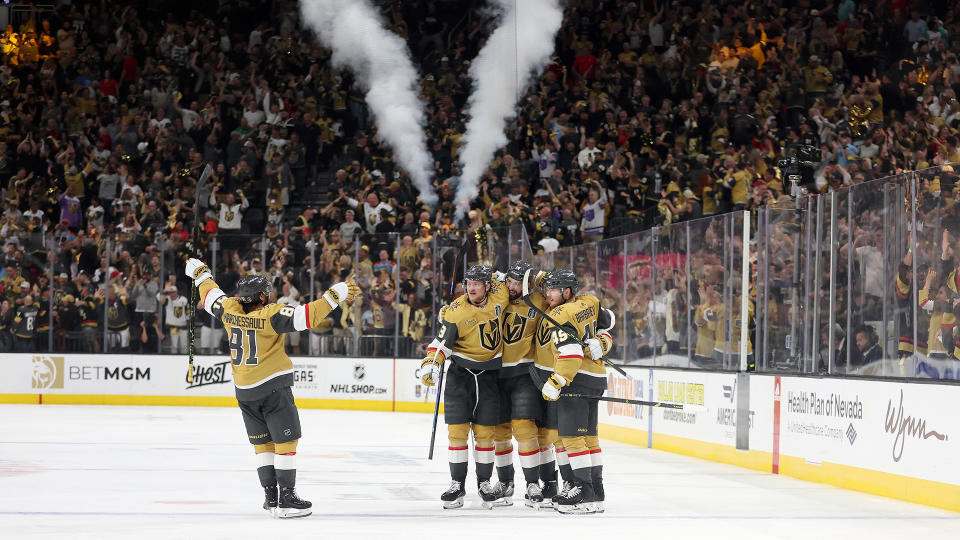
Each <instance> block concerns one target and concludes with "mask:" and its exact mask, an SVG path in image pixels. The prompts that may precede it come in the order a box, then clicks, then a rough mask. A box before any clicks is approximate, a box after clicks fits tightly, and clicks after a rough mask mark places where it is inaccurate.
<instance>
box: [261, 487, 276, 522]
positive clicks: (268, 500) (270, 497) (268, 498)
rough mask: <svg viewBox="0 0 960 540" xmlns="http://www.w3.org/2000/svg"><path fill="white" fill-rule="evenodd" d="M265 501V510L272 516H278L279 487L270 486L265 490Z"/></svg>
mask: <svg viewBox="0 0 960 540" xmlns="http://www.w3.org/2000/svg"><path fill="white" fill-rule="evenodd" d="M263 493H264V500H263V509H264V510H266V511H267V513H268V514H270V515H271V516H276V514H277V497H278V495H277V493H278V490H277V486H270V487H264V488H263Z"/></svg>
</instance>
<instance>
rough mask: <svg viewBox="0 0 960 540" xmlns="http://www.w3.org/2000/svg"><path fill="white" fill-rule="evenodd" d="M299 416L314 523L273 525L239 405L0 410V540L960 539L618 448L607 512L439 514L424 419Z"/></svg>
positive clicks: (847, 494) (813, 494) (930, 521)
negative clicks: (560, 536)
mask: <svg viewBox="0 0 960 540" xmlns="http://www.w3.org/2000/svg"><path fill="white" fill-rule="evenodd" d="M300 415H301V420H302V423H303V433H304V438H303V439H302V440H301V444H300V447H299V451H298V453H297V457H298V476H297V479H298V482H297V489H298V492H299V493H300V495H301V496H302V497H304V498H306V499H308V500H311V501H313V505H314V514H313V515H312V516H310V517H307V518H301V519H294V520H283V521H281V520H275V519H271V518H270V517H269V516H268V515H267V514H266V513H265V512H264V511H263V510H261V509H260V505H261V503H262V497H263V494H262V493H263V492H262V490H261V488H260V486H259V482H258V480H257V475H256V471H255V469H254V467H255V465H254V458H253V451H252V448H251V447H250V445H249V444H248V443H247V442H246V435H245V432H244V429H243V423H242V421H241V419H240V412H239V410H238V409H236V408H226V407H222V408H216V407H215V408H200V407H196V408H194V407H117V406H110V407H100V406H56V405H43V406H33V405H3V406H0V538H3V539H19V538H98V539H99V538H173V539H177V540H180V539H188V538H201V539H210V538H256V539H262V538H267V537H274V538H290V539H300V538H336V539H349V540H355V539H361V538H386V539H389V540H397V539H402V538H416V539H418V540H461V539H464V538H493V539H513V538H521V539H528V540H538V539H546V538H557V537H558V536H557V535H558V534H562V535H564V536H563V538H583V539H588V538H595V539H600V538H611V539H612V538H617V539H620V538H638V539H641V538H642V539H648V538H649V539H656V538H667V537H669V538H672V539H673V538H677V539H686V538H709V539H710V540H715V539H718V538H736V539H747V538H765V539H766V538H798V539H800V538H802V539H803V540H811V539H813V540H826V539H829V538H853V539H855V540H875V539H882V538H897V539H904V540H914V539H924V540H926V539H934V538H952V539H957V538H960V514H956V513H952V512H947V511H944V510H938V509H934V508H929V507H925V506H920V505H914V504H910V503H905V502H901V501H895V500H891V499H885V498H882V497H875V496H871V495H864V494H862V493H856V492H851V491H845V490H841V489H838V488H834V487H830V486H826V485H821V484H815V483H809V482H803V481H800V480H795V479H792V478H788V477H783V476H775V475H771V474H765V473H760V472H756V471H750V470H747V469H742V468H739V467H734V466H729V465H723V464H718V463H712V462H708V461H702V460H698V459H693V458H688V457H684V456H679V455H674V454H670V453H665V452H660V451H656V450H648V449H645V448H638V447H634V446H628V445H624V444H618V443H613V442H604V444H603V449H604V459H605V463H606V465H605V467H604V477H605V482H604V485H605V486H606V492H607V502H606V507H607V512H606V513H605V514H603V515H598V516H561V515H558V514H556V513H553V512H550V511H546V510H541V511H539V512H536V511H533V510H531V509H528V508H524V507H523V506H522V503H520V502H518V503H517V504H515V506H513V507H510V508H499V509H495V510H489V511H488V510H482V509H481V508H480V503H479V499H478V497H477V495H476V482H475V480H474V478H473V475H472V466H471V476H470V477H469V478H468V480H467V487H468V495H467V502H466V505H465V508H464V509H460V510H443V509H442V508H441V507H440V502H439V496H440V493H441V492H442V491H443V490H444V489H446V487H447V485H448V483H449V477H448V472H447V464H446V440H445V437H444V435H445V431H444V430H443V429H441V432H440V436H439V437H438V441H437V446H436V448H437V451H436V455H435V458H434V460H433V461H432V462H431V461H427V459H426V454H427V441H429V434H430V420H431V418H430V416H428V415H422V414H400V413H375V412H353V411H318V410H301V411H300ZM442 427H443V426H441V428H442ZM515 467H517V479H518V480H521V479H522V476H521V472H520V469H519V461H518V460H515Z"/></svg>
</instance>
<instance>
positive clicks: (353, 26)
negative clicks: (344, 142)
mask: <svg viewBox="0 0 960 540" xmlns="http://www.w3.org/2000/svg"><path fill="white" fill-rule="evenodd" d="M525 1H526V0H525ZM300 11H301V13H302V14H303V19H304V22H305V23H306V24H307V25H308V27H309V28H310V29H312V30H313V31H314V32H315V33H316V34H317V36H319V38H320V41H321V43H323V44H324V46H326V47H328V48H330V49H331V50H332V51H333V64H334V66H336V67H338V68H344V67H346V68H349V69H350V70H351V71H352V72H353V73H354V75H355V76H356V78H357V81H358V82H359V84H360V85H362V87H363V88H364V89H365V90H366V101H367V105H369V106H370V110H371V112H372V113H373V115H374V117H375V119H376V125H377V131H378V133H379V135H380V137H381V138H383V140H384V141H385V142H386V143H387V144H388V145H390V147H391V148H393V152H394V154H395V156H396V160H397V163H398V164H399V165H400V166H401V167H402V168H403V169H404V170H406V171H407V172H408V173H409V174H410V178H411V180H413V185H414V186H415V187H416V188H417V190H418V191H419V192H420V200H421V201H422V202H423V203H425V204H428V205H431V206H432V205H434V204H436V202H437V195H436V193H435V192H434V191H433V186H432V185H431V183H430V176H431V174H432V171H433V158H432V157H431V155H430V153H429V152H428V151H427V137H426V134H425V133H424V125H425V123H426V117H425V115H424V107H423V103H422V102H421V101H420V99H419V97H418V94H419V84H418V80H419V78H418V74H417V70H416V69H415V68H414V67H413V62H412V61H411V60H410V55H409V54H408V52H407V45H406V43H404V41H403V39H401V38H400V37H399V36H397V35H396V34H394V33H393V32H390V31H389V30H387V28H386V27H385V26H384V24H383V21H382V20H381V18H380V15H379V14H378V13H377V11H376V10H374V8H373V6H372V5H371V4H370V2H369V0H302V1H301V2H300Z"/></svg>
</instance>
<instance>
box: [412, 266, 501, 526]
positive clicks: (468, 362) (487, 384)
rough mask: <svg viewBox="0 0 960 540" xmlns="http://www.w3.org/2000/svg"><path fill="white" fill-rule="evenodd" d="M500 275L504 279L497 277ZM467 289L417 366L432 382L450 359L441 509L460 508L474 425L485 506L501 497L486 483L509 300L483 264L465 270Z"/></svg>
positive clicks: (445, 395)
mask: <svg viewBox="0 0 960 540" xmlns="http://www.w3.org/2000/svg"><path fill="white" fill-rule="evenodd" d="M501 279H502V278H501ZM464 281H465V282H466V289H467V292H466V294H464V295H461V296H460V297H459V298H457V299H456V300H454V301H453V302H452V303H451V304H450V305H449V306H447V307H446V308H445V309H443V310H442V311H441V314H440V318H441V326H440V331H439V332H438V333H437V337H436V339H434V340H433V341H432V342H431V343H430V345H429V346H428V348H427V356H426V358H424V359H423V363H422V364H421V366H420V374H421V380H422V381H423V384H425V385H427V386H434V385H435V384H437V381H438V379H439V378H440V366H441V365H443V362H444V361H446V360H447V359H450V360H451V361H452V362H451V365H450V369H449V370H448V371H447V380H446V382H445V386H444V388H443V402H444V422H445V423H446V424H447V432H448V438H449V440H450V447H449V461H450V476H451V478H452V480H453V481H452V482H451V484H450V488H449V489H447V491H445V492H444V493H443V495H441V496H440V500H441V501H442V502H443V507H444V508H460V507H461V506H463V497H464V495H465V494H466V490H465V489H464V487H463V485H464V482H465V481H466V478H467V437H468V435H469V433H470V429H471V427H472V428H473V438H474V442H475V444H476V447H475V449H474V450H475V454H474V455H475V460H476V467H477V484H478V488H479V492H480V497H481V499H483V507H484V508H492V507H493V503H494V502H495V501H497V500H498V499H500V498H501V497H502V494H501V493H500V491H499V490H498V489H497V488H496V487H495V486H493V485H492V484H491V483H490V477H491V475H492V474H493V460H494V446H493V431H494V426H496V425H497V422H498V421H499V417H500V401H499V400H500V397H499V393H498V375H499V373H498V372H499V369H500V364H501V353H502V340H501V337H500V325H501V324H502V322H503V313H504V309H505V307H506V305H507V303H508V302H509V297H508V295H507V290H506V287H504V285H503V283H501V282H500V281H499V280H496V281H495V280H494V276H493V270H492V269H491V268H490V267H489V266H487V265H483V264H478V265H476V266H472V267H470V268H468V269H467V271H466V272H465V274H464Z"/></svg>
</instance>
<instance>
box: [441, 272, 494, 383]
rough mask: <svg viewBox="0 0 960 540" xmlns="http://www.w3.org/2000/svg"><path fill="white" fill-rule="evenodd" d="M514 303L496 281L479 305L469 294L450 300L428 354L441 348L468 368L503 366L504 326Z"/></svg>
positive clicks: (445, 354)
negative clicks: (471, 301)
mask: <svg viewBox="0 0 960 540" xmlns="http://www.w3.org/2000/svg"><path fill="white" fill-rule="evenodd" d="M509 302H510V296H509V293H508V292H507V287H506V285H504V284H503V283H501V282H499V281H494V282H493V283H492V284H491V286H490V291H489V292H488V293H487V302H486V304H484V306H483V307H482V308H481V307H477V306H474V305H473V304H471V303H470V300H469V298H468V297H467V295H466V294H464V295H461V296H460V297H459V298H457V299H456V300H454V301H453V302H451V303H450V305H449V306H447V308H446V309H445V310H444V312H443V324H442V325H441V326H440V331H439V332H438V333H437V337H436V339H434V340H433V341H432V342H431V343H430V345H429V346H428V347H427V355H428V356H431V355H433V354H434V351H436V350H438V349H439V350H440V351H441V352H442V353H443V355H444V356H445V357H446V358H448V359H450V360H452V361H453V362H455V363H456V364H457V365H459V366H460V367H463V368H467V369H481V370H487V369H500V365H501V359H502V357H503V342H502V341H503V340H502V337H501V332H500V327H501V324H502V323H503V316H504V313H505V308H506V306H507V304H508V303H509Z"/></svg>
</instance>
